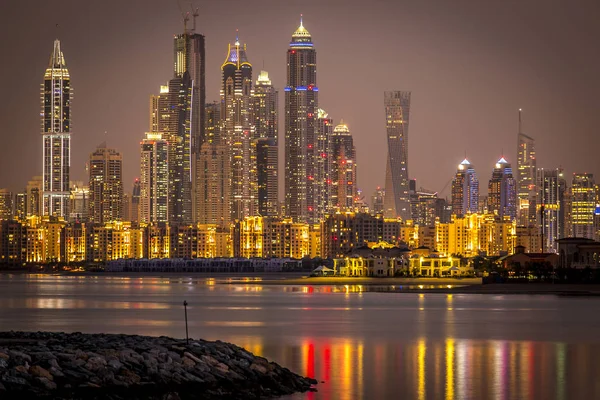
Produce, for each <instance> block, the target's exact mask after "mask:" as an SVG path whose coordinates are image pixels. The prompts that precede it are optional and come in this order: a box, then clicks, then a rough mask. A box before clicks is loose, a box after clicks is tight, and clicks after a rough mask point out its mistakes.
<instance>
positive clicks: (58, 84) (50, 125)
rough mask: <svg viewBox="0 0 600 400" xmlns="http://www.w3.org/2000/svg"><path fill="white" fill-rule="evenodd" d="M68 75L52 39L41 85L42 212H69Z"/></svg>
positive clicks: (50, 213) (69, 112)
mask: <svg viewBox="0 0 600 400" xmlns="http://www.w3.org/2000/svg"><path fill="white" fill-rule="evenodd" d="M71 97H72V91H71V78H70V77H69V71H68V70H67V64H66V62H65V58H64V56H63V53H62V51H61V48H60V41H59V40H58V39H56V40H55V41H54V49H53V51H52V54H51V55H50V63H49V65H48V68H47V69H46V73H45V74H44V83H43V84H42V88H41V98H42V111H41V116H42V136H43V143H44V147H43V149H44V154H43V189H42V190H43V195H42V196H43V197H42V198H43V200H42V204H43V214H44V215H51V216H57V217H64V218H66V217H67V216H68V215H69V212H68V207H69V196H70V194H71V193H70V191H69V168H70V165H71Z"/></svg>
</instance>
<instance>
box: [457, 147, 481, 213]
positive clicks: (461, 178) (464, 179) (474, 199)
mask: <svg viewBox="0 0 600 400" xmlns="http://www.w3.org/2000/svg"><path fill="white" fill-rule="evenodd" d="M478 208H479V179H478V178H477V174H476V173H475V168H474V167H473V165H472V164H471V163H470V162H469V160H467V159H466V158H465V159H464V160H463V162H461V163H460V165H459V166H458V170H457V171H456V175H455V176H454V179H452V214H453V215H457V216H459V217H461V216H464V215H466V214H468V213H477V211H478Z"/></svg>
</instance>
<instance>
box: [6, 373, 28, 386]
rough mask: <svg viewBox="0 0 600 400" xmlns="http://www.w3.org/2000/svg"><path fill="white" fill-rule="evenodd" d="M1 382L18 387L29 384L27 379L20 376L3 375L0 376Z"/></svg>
mask: <svg viewBox="0 0 600 400" xmlns="http://www.w3.org/2000/svg"><path fill="white" fill-rule="evenodd" d="M2 382H4V383H5V384H6V385H8V386H9V387H10V386H18V387H22V386H29V383H27V381H26V380H25V379H24V378H21V377H18V376H11V375H4V376H3V377H2Z"/></svg>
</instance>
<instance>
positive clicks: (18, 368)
mask: <svg viewBox="0 0 600 400" xmlns="http://www.w3.org/2000/svg"><path fill="white" fill-rule="evenodd" d="M15 371H17V372H19V373H21V374H23V375H29V368H28V367H27V366H25V365H17V366H16V367H15Z"/></svg>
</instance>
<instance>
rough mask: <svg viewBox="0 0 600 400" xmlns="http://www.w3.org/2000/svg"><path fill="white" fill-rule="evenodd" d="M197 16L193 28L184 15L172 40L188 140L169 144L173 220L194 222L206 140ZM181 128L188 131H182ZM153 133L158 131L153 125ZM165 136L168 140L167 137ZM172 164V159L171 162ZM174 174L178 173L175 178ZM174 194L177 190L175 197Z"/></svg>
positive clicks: (202, 53)
mask: <svg viewBox="0 0 600 400" xmlns="http://www.w3.org/2000/svg"><path fill="white" fill-rule="evenodd" d="M197 16H198V10H197V9H196V10H195V12H194V13H193V27H192V28H191V29H188V28H187V19H188V17H185V18H184V33H182V34H179V35H176V36H175V38H174V40H173V42H174V46H173V49H174V52H173V56H174V72H175V78H176V79H177V78H178V79H181V80H182V83H183V88H182V89H183V90H184V91H186V93H185V95H184V96H183V97H180V105H179V110H180V113H183V114H184V115H183V116H181V115H180V117H179V118H178V123H179V130H180V132H179V136H180V137H182V138H184V140H185V142H184V143H183V145H182V146H178V148H177V150H176V149H175V146H173V145H171V146H170V148H171V149H172V150H173V151H174V152H173V153H172V154H171V160H174V159H176V160H177V161H175V163H176V164H177V168H176V170H172V171H171V178H172V179H171V181H172V183H173V184H172V187H171V193H170V194H171V196H172V197H171V199H170V201H169V204H170V205H171V206H172V207H171V220H172V221H174V222H182V223H191V222H192V221H193V220H194V219H195V218H194V217H195V215H196V205H197V201H196V200H195V197H196V196H197V193H196V192H197V190H196V182H197V168H196V165H197V162H198V157H199V154H200V146H201V145H202V143H204V141H205V140H206V132H205V117H206V116H205V107H204V106H205V102H206V89H205V70H206V56H205V40H204V35H201V34H199V33H196V17H197ZM186 75H187V76H186ZM182 100H183V102H182ZM183 123H185V124H186V126H185V127H182V125H181V124H183ZM182 128H183V129H182ZM182 130H183V131H186V132H185V133H183V132H181V131H182ZM151 132H157V131H155V130H154V129H152V128H151ZM188 135H189V136H188ZM165 139H167V140H169V138H167V137H165ZM181 153H183V157H184V160H183V161H182V160H181V159H180V157H179V156H180V155H181ZM175 155H177V158H174V156H175ZM188 160H189V161H188ZM173 163H174V162H173V161H172V162H171V164H173ZM188 164H189V165H188ZM173 173H175V174H176V177H175V178H174V179H173ZM179 175H181V176H179ZM180 180H181V181H180ZM175 193H177V195H176V196H175Z"/></svg>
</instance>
